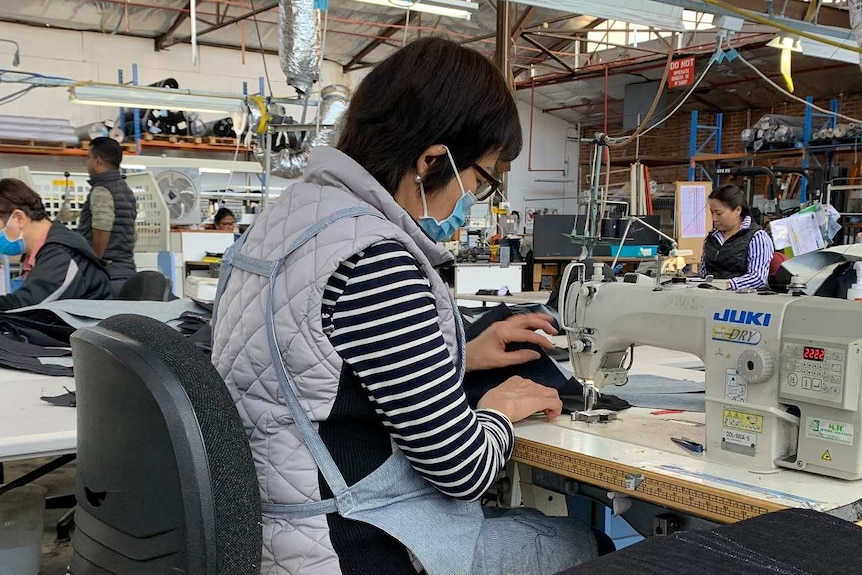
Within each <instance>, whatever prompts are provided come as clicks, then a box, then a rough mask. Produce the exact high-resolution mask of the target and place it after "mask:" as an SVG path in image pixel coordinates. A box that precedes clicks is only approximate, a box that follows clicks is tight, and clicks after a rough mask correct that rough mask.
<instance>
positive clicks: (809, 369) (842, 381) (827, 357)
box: [779, 339, 859, 408]
mask: <svg viewBox="0 0 862 575" xmlns="http://www.w3.org/2000/svg"><path fill="white" fill-rule="evenodd" d="M858 355H859V345H858V343H856V342H854V343H849V344H848V343H843V344H840V343H836V342H833V343H825V342H813V341H800V340H793V339H786V340H785V343H784V346H783V348H782V352H781V360H780V364H779V365H780V368H779V369H780V374H779V378H780V383H781V395H782V397H787V398H790V399H800V400H804V401H807V402H811V403H819V404H821V405H836V404H837V405H839V406H844V404H845V403H851V401H852V403H851V404H852V405H855V398H850V397H847V393H846V392H847V383H848V382H847V377H848V374H850V375H852V374H853V373H854V370H853V369H849V368H850V367H852V366H853V365H856V364H857V363H858V361H859V359H858V357H856V356H858ZM855 372H856V375H855V377H859V374H858V365H856V370H855ZM857 387H858V386H857ZM854 395H855V394H854ZM847 407H848V408H850V406H847Z"/></svg>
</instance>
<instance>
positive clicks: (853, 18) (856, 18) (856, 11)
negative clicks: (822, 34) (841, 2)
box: [848, 0, 862, 66]
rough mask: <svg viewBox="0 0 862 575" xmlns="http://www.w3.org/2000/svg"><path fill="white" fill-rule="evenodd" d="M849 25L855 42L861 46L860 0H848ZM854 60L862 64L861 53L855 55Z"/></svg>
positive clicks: (861, 7) (861, 14)
mask: <svg viewBox="0 0 862 575" xmlns="http://www.w3.org/2000/svg"><path fill="white" fill-rule="evenodd" d="M848 7H849V9H850V27H851V28H853V36H854V37H855V38H856V44H857V45H858V46H860V47H862V0H850V2H848ZM856 61H857V62H858V63H859V65H860V66H862V54H857V55H856Z"/></svg>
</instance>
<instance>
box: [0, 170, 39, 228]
mask: <svg viewBox="0 0 862 575" xmlns="http://www.w3.org/2000/svg"><path fill="white" fill-rule="evenodd" d="M15 210H21V211H22V212H24V214H25V215H26V216H27V217H28V218H30V219H31V220H35V221H39V220H44V219H45V218H47V217H48V212H47V211H45V204H44V203H42V197H41V196H40V195H39V194H37V193H36V192H34V191H33V190H31V189H30V186H28V185H27V184H25V183H24V182H22V181H21V180H16V179H15V178H3V179H2V180H0V218H2V220H3V223H4V224H5V223H6V220H7V219H8V218H9V216H11V215H12V212H14V211H15Z"/></svg>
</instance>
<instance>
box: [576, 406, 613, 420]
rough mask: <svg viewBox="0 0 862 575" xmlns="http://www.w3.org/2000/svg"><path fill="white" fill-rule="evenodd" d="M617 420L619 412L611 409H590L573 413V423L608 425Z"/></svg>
mask: <svg viewBox="0 0 862 575" xmlns="http://www.w3.org/2000/svg"><path fill="white" fill-rule="evenodd" d="M616 418H617V412H616V411H611V410H610V409H589V410H584V411H575V412H574V413H572V421H583V422H584V423H607V422H609V421H613V420H615V419H616Z"/></svg>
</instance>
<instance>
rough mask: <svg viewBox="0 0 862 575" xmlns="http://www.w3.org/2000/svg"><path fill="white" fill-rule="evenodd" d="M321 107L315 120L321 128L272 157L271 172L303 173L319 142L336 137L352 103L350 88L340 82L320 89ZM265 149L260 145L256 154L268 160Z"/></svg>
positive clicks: (291, 175)
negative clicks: (300, 145)
mask: <svg viewBox="0 0 862 575" xmlns="http://www.w3.org/2000/svg"><path fill="white" fill-rule="evenodd" d="M320 100H321V101H320V108H319V109H318V112H317V120H315V123H318V124H320V130H318V131H317V132H316V133H314V134H310V135H308V136H307V137H306V138H305V141H304V142H303V144H302V147H301V148H300V149H299V150H291V149H284V150H281V151H280V152H278V154H277V155H275V156H273V157H272V164H271V165H272V169H271V170H270V173H271V174H272V175H274V176H279V177H281V178H287V179H289V180H290V179H294V178H298V177H299V176H301V175H302V171H303V170H304V169H305V166H306V165H307V164H308V157H309V156H310V155H311V151H312V150H313V149H314V148H316V147H318V146H327V145H329V144H330V143H331V142H332V141H333V140H334V139H335V134H336V132H337V130H338V124H339V122H340V121H341V118H342V117H343V116H344V113H345V112H346V111H347V107H348V105H349V103H350V88H348V87H347V86H342V85H340V84H336V85H334V86H327V87H325V88H323V90H321V92H320ZM264 154H265V152H264V150H263V149H262V148H260V147H258V148H257V149H256V150H255V152H254V155H255V157H256V158H257V160H258V161H259V162H260V163H261V164H264V161H265V158H264Z"/></svg>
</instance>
